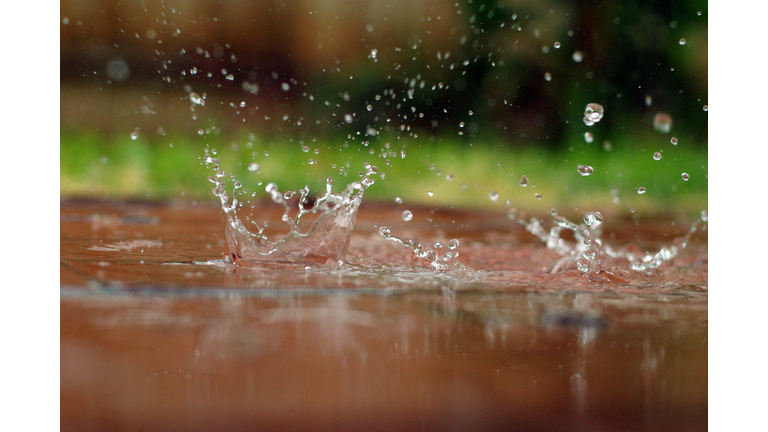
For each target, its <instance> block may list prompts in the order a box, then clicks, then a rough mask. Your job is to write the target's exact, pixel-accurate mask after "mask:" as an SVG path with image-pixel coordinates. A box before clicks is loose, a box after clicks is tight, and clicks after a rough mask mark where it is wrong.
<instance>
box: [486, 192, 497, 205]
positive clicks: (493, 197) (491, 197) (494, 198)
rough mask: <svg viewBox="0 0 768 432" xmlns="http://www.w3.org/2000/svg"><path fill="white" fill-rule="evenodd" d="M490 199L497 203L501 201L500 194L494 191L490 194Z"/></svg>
mask: <svg viewBox="0 0 768 432" xmlns="http://www.w3.org/2000/svg"><path fill="white" fill-rule="evenodd" d="M488 197H489V198H490V199H491V201H493V202H496V201H498V200H499V193H498V192H497V191H493V192H491V193H489V194H488Z"/></svg>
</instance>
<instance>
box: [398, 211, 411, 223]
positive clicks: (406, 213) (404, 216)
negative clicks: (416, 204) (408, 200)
mask: <svg viewBox="0 0 768 432" xmlns="http://www.w3.org/2000/svg"><path fill="white" fill-rule="evenodd" d="M400 217H401V218H402V219H403V220H404V221H406V222H409V221H411V220H412V219H413V213H411V211H410V210H403V214H402V215H400Z"/></svg>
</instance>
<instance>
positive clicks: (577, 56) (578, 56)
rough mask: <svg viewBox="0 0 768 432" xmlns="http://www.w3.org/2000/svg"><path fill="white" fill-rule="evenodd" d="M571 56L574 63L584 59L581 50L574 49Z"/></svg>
mask: <svg viewBox="0 0 768 432" xmlns="http://www.w3.org/2000/svg"><path fill="white" fill-rule="evenodd" d="M572 58H573V61H575V62H576V63H581V61H582V60H584V54H582V52H581V51H574V52H573V57H572Z"/></svg>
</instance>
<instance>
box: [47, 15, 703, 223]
mask: <svg viewBox="0 0 768 432" xmlns="http://www.w3.org/2000/svg"><path fill="white" fill-rule="evenodd" d="M60 28H61V52H60V54H61V77H60V88H61V102H60V103H61V195H62V198H82V197H95V198H105V197H109V198H145V199H146V198H149V199H189V200H210V201H214V200H215V198H214V196H213V195H212V194H211V192H210V188H211V185H210V183H208V182H207V180H206V177H207V176H209V175H211V174H212V172H211V171H210V170H208V169H206V167H205V166H204V165H202V164H201V163H200V159H199V157H200V156H202V154H203V151H204V149H205V148H206V147H208V148H210V149H215V150H216V152H217V155H218V156H219V157H221V166H222V168H223V169H224V170H225V171H227V173H234V174H236V176H237V177H238V179H241V180H242V181H243V183H244V184H245V186H246V187H247V188H248V189H250V190H252V191H261V190H263V184H266V183H268V182H276V183H278V185H280V187H281V190H287V189H292V188H293V189H296V188H300V187H302V186H304V185H305V184H307V185H310V186H311V188H312V189H313V190H320V191H322V190H323V189H324V184H325V179H326V178H327V177H328V176H333V177H334V180H336V183H335V184H346V183H344V181H347V182H349V181H352V180H353V179H358V178H359V177H358V172H359V171H361V170H363V165H364V164H365V163H371V164H373V165H376V166H378V168H379V172H380V173H382V174H383V175H382V176H381V177H380V178H378V177H377V184H376V185H374V186H373V187H371V189H370V190H369V191H368V192H367V193H366V196H369V197H370V198H372V199H381V200H392V199H395V197H399V198H401V199H402V200H404V201H406V202H407V203H419V204H430V205H455V206H472V207H483V206H486V207H488V206H503V205H504V204H505V203H506V204H507V205H508V206H517V207H520V208H531V209H549V208H551V207H553V206H559V207H563V206H565V207H569V208H575V207H578V206H581V207H582V208H584V207H585V206H592V207H598V208H600V209H602V211H603V212H604V213H609V214H610V213H611V212H616V213H623V212H627V211H630V212H635V211H637V212H654V213H658V212H667V211H671V210H675V211H688V210H690V211H700V210H702V209H705V208H706V206H707V112H706V104H707V87H708V79H707V67H708V57H707V2H706V1H693V0H687V1H677V2H665V1H522V0H511V1H480V0H474V1H459V2H457V1H455V0H454V1H439V0H411V1H408V2H391V1H376V0H368V1H334V0H324V1H312V0H304V1H290V2H288V1H286V2H280V1H252V2H251V1H238V0H228V1H220V0H176V1H174V0H170V1H157V2H146V1H140V0H133V1H122V2H120V3H117V2H113V1H110V0H62V1H61V22H60ZM588 103H598V104H601V105H602V106H603V107H604V110H605V115H604V117H603V119H602V120H601V121H600V122H599V123H596V124H594V125H593V126H591V127H589V126H587V125H586V124H585V123H584V122H583V120H582V119H583V117H584V109H585V106H586V105H587V104H588ZM579 165H588V166H591V167H593V168H594V173H593V174H592V175H589V176H582V175H580V174H579V173H578V172H577V166H579ZM523 175H525V176H526V177H527V178H528V179H529V185H528V186H527V187H522V186H521V185H520V181H521V178H522V176H523ZM686 176H687V178H685V177H686ZM336 187H341V186H336ZM641 188H645V189H644V190H645V193H642V194H638V190H640V191H641V192H642V191H643V189H641Z"/></svg>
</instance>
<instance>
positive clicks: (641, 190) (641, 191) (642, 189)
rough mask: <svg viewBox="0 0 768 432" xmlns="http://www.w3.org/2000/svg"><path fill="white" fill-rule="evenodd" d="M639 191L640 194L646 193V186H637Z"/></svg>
mask: <svg viewBox="0 0 768 432" xmlns="http://www.w3.org/2000/svg"><path fill="white" fill-rule="evenodd" d="M637 193H638V195H642V194H644V193H645V188H644V187H643V186H640V187H639V188H637Z"/></svg>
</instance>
